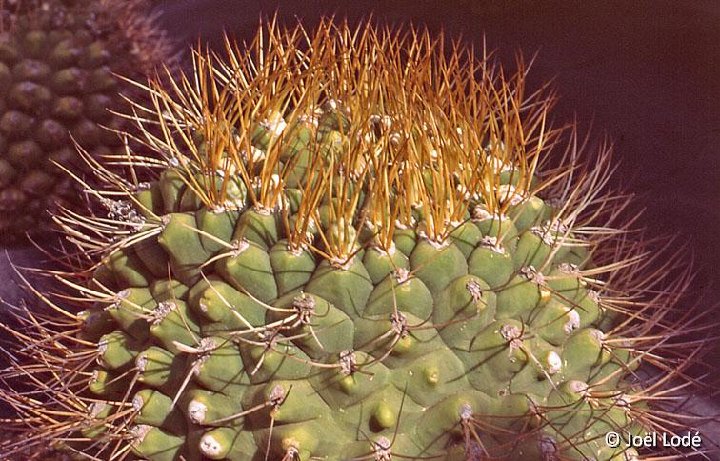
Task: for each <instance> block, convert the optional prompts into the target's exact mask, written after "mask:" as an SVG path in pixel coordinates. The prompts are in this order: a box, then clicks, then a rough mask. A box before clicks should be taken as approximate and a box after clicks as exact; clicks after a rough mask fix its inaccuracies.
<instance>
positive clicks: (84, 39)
mask: <svg viewBox="0 0 720 461" xmlns="http://www.w3.org/2000/svg"><path fill="white" fill-rule="evenodd" d="M0 3H2V4H0V10H4V11H3V12H2V14H3V15H4V16H5V17H1V16H0V27H1V28H4V29H5V30H4V31H2V34H0V212H1V213H0V214H2V218H0V240H1V241H2V242H3V243H14V242H20V241H22V240H23V237H24V236H25V233H27V232H31V233H35V234H37V232H38V230H39V229H46V228H47V224H48V222H49V219H50V215H49V213H48V210H57V209H58V207H59V206H65V207H71V206H75V207H77V206H78V205H79V204H82V201H81V200H79V199H78V196H79V191H78V187H76V186H75V184H74V181H73V180H72V179H71V177H70V175H68V174H67V173H66V172H64V171H62V169H61V168H57V167H56V166H55V163H58V164H60V165H61V166H62V167H63V168H67V169H69V170H71V171H74V172H75V173H76V174H81V172H82V171H83V167H84V163H83V162H78V161H77V156H76V154H75V147H74V145H73V142H77V143H78V145H80V146H81V147H82V148H84V149H87V150H88V151H89V152H91V153H92V154H93V155H94V156H96V157H99V156H101V155H106V154H109V153H111V152H113V153H116V154H117V153H119V152H120V151H121V150H122V139H121V138H120V137H119V136H118V134H117V133H115V132H113V131H110V130H127V129H128V127H129V125H128V124H127V123H126V120H124V119H123V118H122V117H118V116H116V115H113V114H112V113H111V111H117V110H120V109H121V108H123V107H124V101H123V99H122V98H121V97H120V96H119V93H120V92H123V93H126V95H127V96H131V97H132V93H135V94H137V91H136V88H135V87H134V86H133V85H129V84H127V83H125V82H124V81H122V80H120V79H119V78H117V77H116V75H113V74H117V75H122V76H126V77H130V78H134V79H138V80H141V79H144V78H145V77H146V76H150V72H151V70H152V68H153V65H154V64H158V63H160V62H161V60H163V59H166V60H168V62H169V61H171V60H172V59H173V57H172V55H171V53H170V50H171V47H170V46H169V44H168V42H167V40H166V39H165V38H164V37H163V35H162V33H161V32H160V31H159V30H157V29H156V28H155V26H154V25H153V23H152V20H151V19H149V18H148V19H146V18H144V17H143V16H141V15H142V14H143V11H144V10H146V9H147V7H146V5H144V4H143V2H142V1H138V0H132V1H130V2H122V4H120V2H111V1H107V0H102V1H89V0H72V1H70V0H67V1H66V0H41V1H33V0H21V1H19V2H15V3H13V4H14V5H15V6H14V7H11V6H10V5H5V4H4V3H5V2H0ZM3 23H4V24H3ZM106 128H109V129H106Z"/></svg>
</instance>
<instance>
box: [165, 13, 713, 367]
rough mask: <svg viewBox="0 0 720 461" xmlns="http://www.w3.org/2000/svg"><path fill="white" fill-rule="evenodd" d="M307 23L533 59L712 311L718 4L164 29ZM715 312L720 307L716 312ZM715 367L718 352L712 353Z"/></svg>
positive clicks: (237, 17) (201, 18)
mask: <svg viewBox="0 0 720 461" xmlns="http://www.w3.org/2000/svg"><path fill="white" fill-rule="evenodd" d="M275 11H277V12H278V16H279V18H280V20H281V21H283V22H286V23H290V24H294V23H295V21H296V18H299V19H301V20H302V21H303V23H305V24H307V25H312V24H313V23H315V22H317V20H318V18H319V17H321V16H322V15H327V14H333V13H334V14H336V15H337V16H338V17H347V18H349V19H350V20H351V21H355V20H358V19H361V18H366V17H368V15H370V14H371V13H372V15H373V17H374V18H375V20H377V21H378V22H389V23H391V24H396V25H399V24H407V23H409V22H412V23H414V24H416V25H427V26H428V27H429V28H430V29H431V30H433V31H439V30H441V29H442V30H444V31H445V32H446V33H447V35H448V36H449V37H458V36H460V35H462V36H463V37H464V39H465V41H466V42H467V43H474V44H476V45H477V46H480V47H481V46H482V43H483V38H485V39H486V40H487V44H488V47H489V48H490V49H491V50H496V52H497V56H498V57H499V59H500V62H501V63H503V64H504V65H505V66H506V67H509V68H512V67H513V64H514V55H515V53H516V52H518V51H522V52H523V54H524V55H525V56H526V57H528V58H529V57H531V56H532V55H533V54H534V53H536V52H537V58H536V59H535V62H534V64H533V67H532V70H531V73H530V85H529V86H530V88H531V89H532V88H537V87H539V86H540V85H541V84H542V83H543V82H546V81H548V80H550V79H554V87H555V89H556V90H557V93H558V94H559V96H560V100H559V102H558V104H557V107H556V110H555V111H554V114H555V115H556V120H557V121H558V122H568V121H571V120H573V118H575V117H576V118H577V120H578V122H579V126H580V132H581V133H587V132H588V131H590V132H591V135H592V136H591V138H592V139H593V140H594V141H595V144H596V145H597V144H599V143H600V142H601V141H602V140H603V139H604V138H605V137H606V136H607V138H609V139H610V140H611V141H612V142H613V143H614V152H615V157H616V159H617V161H619V162H620V166H619V168H618V171H617V174H616V175H615V177H614V182H615V185H618V186H621V187H623V188H625V189H627V190H629V191H631V192H634V193H636V194H639V197H637V199H636V204H637V205H638V207H639V208H642V207H644V208H646V209H647V210H646V212H645V214H644V216H643V217H642V219H641V220H640V224H641V225H643V226H645V227H647V228H648V229H649V231H650V233H651V234H664V235H667V234H677V236H678V239H677V242H678V244H680V243H681V242H686V243H688V244H689V249H690V251H688V254H687V262H688V263H690V261H691V260H694V262H695V264H696V268H697V278H696V280H695V283H694V284H693V286H692V290H693V292H695V293H705V296H704V297H703V300H702V301H701V302H703V303H704V304H705V305H706V306H707V308H708V309H717V307H715V306H714V305H715V304H717V302H716V301H715V300H720V296H718V295H720V283H718V282H720V281H716V279H718V277H717V276H716V274H717V271H716V263H717V261H719V260H720V235H719V231H720V203H718V202H720V77H718V74H717V72H718V66H719V65H720V2H718V1H699V0H689V1H677V0H674V1H658V0H654V1H647V0H645V1H642V0H640V1H639V0H632V1H627V0H620V1H618V0H612V1H607V0H605V1H602V2H591V1H567V0H565V1H557V0H544V1H522V2H521V1H503V2H500V1H468V0H466V1H455V2H441V1H436V2H428V1H363V0H356V1H318V0H315V1H275V2H270V1H248V0H167V1H164V2H160V4H159V6H158V12H159V13H161V17H160V20H161V22H162V24H163V25H164V26H165V27H166V28H167V29H168V30H169V31H170V34H171V36H172V37H174V38H176V39H177V40H178V41H179V42H181V43H188V44H196V43H198V40H199V41H200V42H202V43H207V42H209V43H210V44H211V45H213V46H214V47H215V48H217V49H218V50H220V49H221V48H222V34H223V32H224V31H227V32H229V33H231V34H232V35H234V36H235V37H236V38H237V39H239V40H250V39H251V38H252V36H253V33H254V31H255V30H256V27H257V24H258V20H259V17H260V15H261V14H265V15H272V14H273V13H274V12H275ZM718 313H720V309H718ZM715 356H716V357H717V358H718V359H720V354H716V355H715Z"/></svg>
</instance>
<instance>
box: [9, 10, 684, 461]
mask: <svg viewBox="0 0 720 461" xmlns="http://www.w3.org/2000/svg"><path fill="white" fill-rule="evenodd" d="M194 64H195V67H194V73H193V74H192V75H190V76H187V77H183V78H182V79H180V80H178V81H177V82H176V83H175V84H173V85H171V86H169V87H163V86H161V85H159V84H158V85H153V86H152V87H151V88H150V89H149V92H150V96H151V99H152V101H153V104H151V105H150V106H149V107H148V108H147V113H145V114H144V115H142V116H138V120H137V123H138V124H139V126H140V127H141V128H142V129H143V131H144V132H145V133H146V139H145V143H146V145H147V146H149V147H151V148H153V149H154V150H156V151H157V152H158V153H160V154H161V155H162V156H163V158H164V160H163V161H162V162H160V161H151V160H148V159H147V158H145V157H142V156H136V157H131V158H128V159H127V161H128V162H129V163H131V164H132V165H131V166H132V167H133V168H137V169H150V170H152V171H155V172H156V176H155V179H154V180H153V181H151V182H146V183H136V182H133V180H132V178H133V177H135V176H129V175H128V176H120V175H119V174H115V173H112V172H109V171H107V170H103V169H102V168H101V167H100V166H99V165H97V164H93V163H92V162H93V160H92V157H89V156H86V160H87V161H88V162H90V163H91V164H93V165H95V166H96V167H97V168H96V169H97V171H98V172H99V175H100V176H101V178H102V179H104V180H105V181H106V183H107V185H106V187H104V188H98V189H97V190H95V191H91V195H93V196H94V198H95V199H96V200H97V202H98V203H100V204H103V205H105V206H106V208H107V209H108V212H107V215H104V216H102V215H95V216H79V215H76V214H70V213H65V214H61V215H59V216H58V217H57V220H58V222H60V223H61V224H62V225H63V226H64V229H65V230H66V233H67V235H68V238H69V239H70V240H71V241H72V242H74V243H75V244H76V245H77V246H78V248H80V249H81V250H82V251H83V253H82V254H84V255H86V256H85V258H86V260H87V261H85V260H82V261H80V262H78V263H77V267H75V268H74V269H73V270H72V271H68V272H67V273H66V274H64V275H63V276H60V277H59V278H60V279H61V280H63V281H64V283H65V285H66V286H67V287H68V288H69V289H72V290H75V291H76V294H75V295H74V296H65V297H63V298H62V303H61V302H60V301H57V302H53V301H48V302H51V304H52V306H53V307H54V308H55V310H56V311H57V312H58V313H59V314H62V318H63V319H65V320H58V319H57V318H56V319H53V320H52V321H50V320H43V319H40V318H38V317H33V319H36V321H34V322H30V324H29V326H28V331H29V332H24V333H17V335H18V336H19V337H25V338H26V339H25V342H27V341H28V340H30V341H32V343H33V344H35V347H33V348H27V349H25V350H24V351H23V352H22V353H18V357H23V360H21V359H20V358H18V359H17V360H16V363H15V364H14V366H13V367H11V369H10V370H9V371H6V372H5V374H4V375H3V376H4V378H5V380H6V381H8V382H10V381H12V380H11V378H12V377H17V376H21V378H22V379H23V380H24V385H25V386H27V385H28V383H30V384H29V385H30V387H31V388H32V389H33V390H32V392H30V393H27V392H23V391H22V389H23V387H22V386H20V387H15V388H13V390H5V391H0V397H2V399H3V400H4V401H5V402H6V403H8V404H10V405H11V406H12V407H13V408H15V409H16V410H17V412H18V413H19V415H20V418H24V419H25V421H29V420H31V421H33V424H32V425H30V426H31V427H28V426H24V427H23V426H22V424H17V425H16V426H17V427H18V428H19V429H18V430H20V431H21V433H22V434H25V435H27V439H26V440H31V441H34V442H35V445H39V444H44V443H46V444H47V445H49V446H52V447H54V448H55V449H58V450H64V451H66V452H67V453H71V454H72V453H74V454H75V455H76V456H78V457H79V458H81V459H82V456H90V457H91V458H88V459H108V460H109V459H128V460H150V461H177V460H188V461H189V460H197V461H200V460H228V461H246V460H247V461H251V460H254V461H257V460H303V461H306V460H376V461H389V460H392V459H438V460H486V459H509V460H538V461H543V460H544V461H548V460H588V459H592V460H613V461H619V460H623V461H627V460H634V459H639V458H638V457H639V456H640V455H639V454H638V452H637V451H636V450H635V448H632V447H629V446H628V445H627V444H626V443H624V442H623V443H620V444H619V445H618V446H614V447H611V446H608V444H607V443H606V439H605V434H606V433H608V432H610V431H616V432H618V433H622V434H642V433H644V432H645V431H648V430H651V429H657V427H658V424H660V421H659V420H654V419H653V416H652V415H654V413H653V411H655V410H654V406H653V405H654V402H653V400H654V397H655V396H657V395H670V394H663V392H665V391H664V390H662V389H664V388H663V387H662V384H663V382H659V383H657V382H656V383H647V382H640V381H638V380H637V379H636V378H635V376H634V371H635V370H636V369H637V368H638V367H639V366H640V364H641V363H642V362H645V361H647V360H652V361H653V362H652V363H660V362H662V361H663V359H662V356H661V352H662V348H663V347H664V346H663V345H662V344H660V341H659V340H658V339H657V338H658V337H661V336H658V335H657V334H656V332H657V331H658V329H663V331H665V330H667V331H665V336H666V339H665V340H663V341H662V343H663V344H665V345H667V344H671V343H672V340H671V338H672V332H673V330H672V328H670V327H667V326H668V325H670V320H666V317H667V316H668V312H670V308H669V305H670V304H672V301H673V300H674V296H675V295H673V294H667V295H663V297H658V296H657V295H656V294H657V292H659V289H658V287H659V286H664V287H669V288H674V289H675V290H676V291H677V290H679V288H680V287H681V285H682V284H683V280H684V279H682V278H681V279H680V281H679V282H673V281H669V280H668V277H666V276H665V275H664V274H665V272H662V271H660V272H657V271H656V272H653V271H650V272H648V269H647V268H648V267H650V266H652V262H653V259H652V257H650V258H649V259H648V257H647V246H646V245H645V244H644V243H642V242H641V243H637V242H636V241H635V240H633V238H632V235H631V233H629V232H628V231H627V230H626V229H625V227H624V226H625V224H624V221H622V219H621V218H620V216H621V215H622V210H623V207H624V206H625V205H626V198H625V197H624V196H610V195H608V194H607V193H606V192H605V191H604V190H603V188H604V186H605V183H606V181H607V172H608V170H609V168H608V162H609V156H608V155H607V149H603V148H601V149H600V153H599V154H598V155H597V156H596V157H592V158H591V160H590V161H589V162H588V165H592V166H588V165H584V164H583V163H582V161H581V160H580V157H579V155H580V153H579V151H578V143H577V141H576V139H575V138H574V137H573V135H572V133H569V130H567V129H565V128H563V129H555V128H552V127H551V126H550V122H549V120H548V111H549V109H550V107H551V105H552V98H550V97H548V96H546V93H547V91H546V89H545V88H543V89H541V90H539V91H537V92H532V93H528V92H527V91H526V90H525V88H524V85H525V75H526V68H525V67H524V66H523V63H522V61H521V60H519V61H518V66H519V69H518V71H517V72H516V73H514V74H507V73H506V72H504V71H503V70H502V69H500V68H499V67H496V66H494V65H492V63H491V62H490V61H489V59H487V58H486V57H483V58H479V57H476V56H475V55H474V54H473V53H472V52H471V51H469V50H466V49H464V48H461V47H458V46H450V44H447V43H445V41H444V40H443V39H442V38H438V39H433V38H431V35H430V34H429V33H428V32H421V31H417V30H414V29H411V30H406V31H404V32H392V31H390V30H387V29H376V28H374V27H373V26H371V25H368V24H364V25H362V26H360V27H358V28H356V29H352V28H350V27H349V26H347V24H335V23H333V22H332V21H323V22H322V23H321V25H320V26H319V27H318V28H317V29H316V30H314V31H308V30H305V29H303V28H302V27H296V28H294V29H282V28H280V27H279V26H277V25H276V24H274V23H271V24H270V25H268V26H266V27H265V28H264V29H263V31H262V32H261V33H260V34H259V35H258V36H257V38H256V40H255V41H254V42H253V43H252V44H250V45H249V46H248V48H247V49H244V50H240V48H239V47H236V46H235V45H233V44H231V42H230V41H229V40H228V57H227V58H225V59H220V58H218V57H216V56H214V55H206V54H203V53H201V52H197V53H196V54H195V56H194ZM151 126H159V132H161V133H162V135H160V136H155V135H152V134H151V132H150V128H149V127H151ZM566 145H567V146H569V147H567V148H566V147H565V146H566ZM554 152H559V153H560V154H562V153H563V152H565V155H564V156H562V155H560V157H562V161H561V162H559V164H558V165H555V166H553V165H551V162H550V160H549V157H550V156H549V153H554ZM546 154H547V155H546ZM556 157H557V156H556ZM662 258H665V259H663V260H669V261H671V263H674V262H675V261H676V260H675V259H673V258H672V257H671V256H667V255H666V256H662ZM668 258H669V259H668ZM673 283H674V284H675V285H673ZM665 301H668V302H667V303H666V302H665ZM68 302H69V303H70V304H71V305H72V306H73V307H74V308H79V309H81V310H82V311H81V312H80V313H78V314H75V313H73V312H72V310H71V309H70V308H67V309H66V308H64V307H62V306H63V305H67V303H68ZM63 303H64V304H63ZM666 327H667V328H666ZM668 331H669V332H668ZM650 352H652V353H650ZM648 356H652V357H650V358H648ZM658 356H659V357H660V358H657V357H658ZM28 361H29V362H28ZM668 368H669V367H668ZM682 368H683V366H682V365H677V370H681V369H682ZM673 376H674V375H673V372H668V374H667V375H665V376H664V378H663V380H669V379H670V378H672V377H673ZM28 377H30V378H32V379H28ZM663 418H668V421H669V420H670V418H671V417H670V416H668V415H663ZM21 448H24V445H23V444H22V443H20V444H18V443H6V444H5V445H0V453H8V454H12V453H15V452H18V451H19V450H20V449H21Z"/></svg>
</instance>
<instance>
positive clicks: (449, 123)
mask: <svg viewBox="0 0 720 461" xmlns="http://www.w3.org/2000/svg"><path fill="white" fill-rule="evenodd" d="M446 45H447V44H446V43H445V40H444V38H443V36H442V35H440V36H439V37H438V38H431V35H430V34H429V32H428V31H423V32H418V31H416V30H411V31H405V32H393V31H391V30H390V29H384V30H380V31H378V30H376V29H374V28H372V27H358V28H357V29H354V30H353V29H351V28H349V27H347V25H345V26H337V25H335V24H333V23H332V22H331V21H324V22H322V23H321V25H320V27H319V28H318V29H317V30H316V31H315V33H314V34H313V35H309V34H308V32H307V31H305V30H304V29H303V28H302V27H300V26H298V27H296V28H295V29H292V30H281V29H280V28H279V27H275V25H274V24H273V25H271V26H270V27H268V28H267V30H266V31H264V32H263V33H260V34H259V35H258V36H257V37H256V39H255V41H254V42H253V43H252V45H251V46H250V47H249V50H248V52H241V51H240V50H239V49H238V47H237V46H236V45H233V44H231V43H230V42H229V41H228V42H227V51H228V59H227V62H223V61H222V60H220V59H216V58H215V56H212V55H207V54H200V53H196V54H195V55H194V59H195V67H196V72H195V74H194V75H193V76H192V77H190V78H184V79H183V80H182V81H181V83H180V84H178V85H177V86H175V87H174V88H173V89H172V90H171V91H169V92H168V91H166V90H164V89H162V88H161V87H157V86H155V87H153V88H152V92H153V99H154V103H155V107H154V110H155V111H157V112H159V113H162V115H163V116H162V119H161V120H160V123H161V127H162V130H163V132H164V134H165V135H166V136H164V137H153V136H148V141H149V144H151V146H152V147H153V148H155V149H157V150H159V151H161V152H163V153H164V154H165V155H166V156H167V157H168V159H169V160H170V161H171V162H173V163H174V164H176V165H178V166H179V167H180V169H181V170H184V180H185V181H186V182H187V184H188V186H189V187H191V188H192V189H193V190H194V191H195V192H196V193H197V195H198V196H199V197H200V198H201V200H202V202H203V203H204V204H205V205H206V206H208V207H210V208H213V209H218V210H219V209H225V208H228V207H231V208H232V207H234V206H237V202H236V201H235V202H234V201H233V200H232V198H231V197H229V193H230V192H229V191H230V190H232V189H233V188H232V187H231V183H233V182H234V183H236V185H239V186H240V187H242V188H243V189H244V190H245V191H247V196H248V198H249V202H250V206H252V207H253V208H255V209H256V210H265V211H270V210H281V209H283V208H284V207H286V204H284V203H283V200H284V199H283V193H284V191H285V190H286V189H288V188H298V187H299V188H301V189H303V196H304V197H305V198H304V200H303V203H302V204H301V206H302V207H303V209H304V212H303V213H300V214H299V218H300V219H298V220H296V221H295V222H294V223H286V225H287V226H288V238H289V240H290V241H291V242H292V244H293V245H295V246H303V245H310V242H308V241H307V229H308V227H309V226H311V225H312V223H313V222H318V221H319V219H320V218H319V216H317V211H316V209H317V208H318V205H320V204H321V203H325V202H329V204H330V206H329V209H328V213H329V220H330V221H331V222H333V223H334V224H335V225H336V226H337V227H338V229H337V231H336V232H328V233H324V234H323V235H322V239H323V240H324V245H323V246H324V248H325V249H324V251H325V252H326V256H327V257H328V258H331V259H337V260H343V259H347V258H348V257H349V256H350V255H351V254H352V253H353V251H354V248H355V246H356V243H357V241H356V240H357V235H358V234H359V232H360V230H361V229H360V226H366V225H367V226H369V227H370V228H372V229H374V230H375V231H376V235H375V236H374V239H373V244H375V245H377V246H378V247H379V248H383V249H385V250H388V249H389V246H390V242H391V241H392V237H393V232H394V230H395V229H396V228H397V227H405V228H407V227H414V226H415V224H416V223H415V219H416V218H417V217H418V216H417V213H416V210H418V209H423V210H424V211H423V213H422V220H423V223H422V224H423V229H424V232H425V234H426V235H427V237H428V238H429V239H430V240H432V241H434V242H436V243H438V244H440V243H442V242H443V241H444V240H445V239H447V237H448V235H449V233H450V232H451V231H452V229H453V228H454V227H456V226H457V225H459V224H460V223H461V222H463V221H464V220H466V219H467V217H468V213H469V212H471V211H472V209H471V206H472V205H471V203H482V205H483V208H484V209H485V211H486V212H488V213H490V214H491V215H499V216H501V215H504V214H505V212H506V211H507V209H508V207H509V206H510V205H511V203H512V202H513V200H517V199H518V198H521V197H528V196H529V194H530V191H531V189H532V190H533V191H534V192H536V191H538V190H540V189H542V188H543V187H544V186H547V183H546V184H544V185H542V184H538V183H536V182H534V180H533V174H534V172H535V170H536V168H537V166H538V163H539V161H540V159H541V153H542V152H544V151H545V150H546V149H547V148H548V147H550V145H551V144H552V143H553V141H554V139H555V138H556V134H557V132H556V131H553V130H550V129H549V128H548V127H547V126H546V119H547V111H548V109H549V108H550V106H551V105H552V99H551V98H548V97H544V96H543V95H542V91H538V92H536V93H534V94H532V95H530V96H529V97H528V96H527V95H526V94H525V88H524V82H525V69H524V67H523V65H522V61H520V60H519V61H518V63H519V64H520V70H519V71H518V72H517V73H516V74H515V75H512V76H510V77H508V76H506V75H505V73H504V72H503V71H502V70H498V69H496V68H495V67H494V66H493V65H491V64H490V63H489V61H488V60H487V56H483V58H482V59H479V58H478V57H477V56H475V54H474V51H473V50H472V49H463V48H462V47H460V46H459V45H458V44H457V43H454V44H452V45H451V46H450V47H448V46H446ZM448 48H451V49H450V50H448ZM448 51H449V52H448ZM258 120H260V121H261V122H260V123H259V124H258ZM319 122H320V123H319ZM300 129H309V130H310V132H311V133H310V138H311V140H313V142H312V143H314V140H315V139H317V137H318V133H322V132H323V131H328V130H330V129H337V130H338V131H339V132H340V133H341V135H340V136H337V139H336V140H335V141H336V142H335V145H334V146H332V147H331V148H327V147H326V146H320V144H319V143H314V145H311V146H310V151H311V154H310V155H309V158H302V157H300V156H296V157H293V158H288V156H287V153H286V152H287V149H288V141H290V140H293V139H294V136H295V134H296V133H297V131H298V130H300ZM171 133H173V134H171ZM262 137H264V139H260V138H262ZM199 140H200V141H201V142H198V141H199ZM258 141H260V142H261V143H262V146H261V148H260V149H259V148H258ZM301 161H304V163H305V164H303V165H298V163H299V162H301ZM298 166H301V167H302V168H303V170H305V175H306V178H305V179H304V180H303V181H302V183H303V184H299V183H298V180H297V177H296V176H297V167H298ZM508 175H512V181H511V182H512V186H508V185H504V186H502V185H501V183H502V182H504V179H503V177H504V176H505V177H506V176H508ZM360 185H361V186H360ZM361 198H362V199H364V203H360V201H361ZM311 246H312V245H311Z"/></svg>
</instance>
